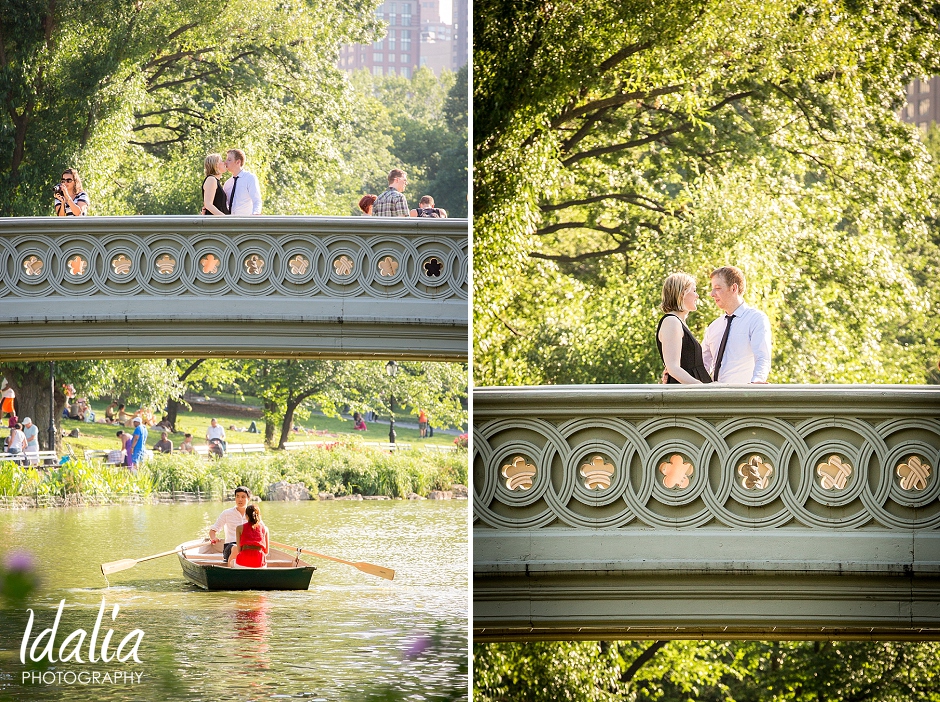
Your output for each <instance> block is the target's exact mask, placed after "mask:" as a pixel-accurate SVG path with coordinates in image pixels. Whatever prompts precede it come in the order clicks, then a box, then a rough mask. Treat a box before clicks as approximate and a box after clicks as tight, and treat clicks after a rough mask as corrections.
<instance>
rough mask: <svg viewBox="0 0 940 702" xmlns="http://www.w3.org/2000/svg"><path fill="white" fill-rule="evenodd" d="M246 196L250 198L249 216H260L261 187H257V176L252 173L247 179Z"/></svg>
mask: <svg viewBox="0 0 940 702" xmlns="http://www.w3.org/2000/svg"><path fill="white" fill-rule="evenodd" d="M248 196H249V197H250V198H251V214H256V215H259V214H261V186H260V185H258V176H256V175H255V174H254V173H252V174H251V178H249V179H248Z"/></svg>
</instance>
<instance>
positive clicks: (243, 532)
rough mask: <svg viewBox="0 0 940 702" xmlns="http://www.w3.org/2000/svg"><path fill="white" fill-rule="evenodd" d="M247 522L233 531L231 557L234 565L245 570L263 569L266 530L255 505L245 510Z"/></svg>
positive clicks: (266, 549)
mask: <svg viewBox="0 0 940 702" xmlns="http://www.w3.org/2000/svg"><path fill="white" fill-rule="evenodd" d="M245 519H247V520H248V521H247V522H245V523H244V524H242V525H241V526H240V527H238V528H237V529H236V530H235V544H236V545H235V548H234V549H233V551H235V553H233V554H232V555H234V556H235V563H236V564H237V565H240V566H245V567H247V568H263V567H264V566H266V565H267V559H266V558H265V554H267V552H268V528H267V527H266V526H265V525H264V522H262V521H261V510H260V509H258V508H257V507H256V506H255V505H248V507H247V508H246V509H245Z"/></svg>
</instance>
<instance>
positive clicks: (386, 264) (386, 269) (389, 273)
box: [375, 256, 401, 285]
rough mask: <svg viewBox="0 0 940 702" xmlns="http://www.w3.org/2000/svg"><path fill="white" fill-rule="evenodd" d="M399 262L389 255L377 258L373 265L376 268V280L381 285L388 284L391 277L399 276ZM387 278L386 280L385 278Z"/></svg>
mask: <svg viewBox="0 0 940 702" xmlns="http://www.w3.org/2000/svg"><path fill="white" fill-rule="evenodd" d="M399 266H401V264H400V263H399V262H398V261H397V260H396V259H394V258H393V257H391V256H385V257H383V258H381V259H379V261H378V263H376V264H375V267H376V268H377V269H378V278H377V279H378V281H379V282H380V283H382V284H383V285H390V284H391V281H392V279H394V278H396V277H401V276H399V275H398V268H399ZM385 278H388V280H385Z"/></svg>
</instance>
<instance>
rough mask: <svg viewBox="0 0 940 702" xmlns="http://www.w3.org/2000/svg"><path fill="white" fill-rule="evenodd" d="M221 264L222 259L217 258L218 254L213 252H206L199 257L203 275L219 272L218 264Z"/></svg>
mask: <svg viewBox="0 0 940 702" xmlns="http://www.w3.org/2000/svg"><path fill="white" fill-rule="evenodd" d="M221 264H222V261H220V260H219V258H218V256H215V255H214V254H206V255H205V256H203V257H202V258H201V259H199V265H200V266H201V267H202V272H203V274H205V275H215V274H216V273H218V272H219V266H220V265H221Z"/></svg>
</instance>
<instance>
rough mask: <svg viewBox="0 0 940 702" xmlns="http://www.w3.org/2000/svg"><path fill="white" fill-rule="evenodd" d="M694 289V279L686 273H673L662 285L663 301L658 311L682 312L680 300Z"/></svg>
mask: <svg viewBox="0 0 940 702" xmlns="http://www.w3.org/2000/svg"><path fill="white" fill-rule="evenodd" d="M693 287H695V278H693V277H692V276H690V275H689V274H688V273H673V274H672V275H671V276H669V277H668V278H666V282H664V283H663V301H662V303H660V305H659V309H661V310H662V311H663V312H666V313H669V312H683V311H684V310H683V309H682V298H683V297H685V294H686V293H687V292H689V290H691V289H692V288H693Z"/></svg>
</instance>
